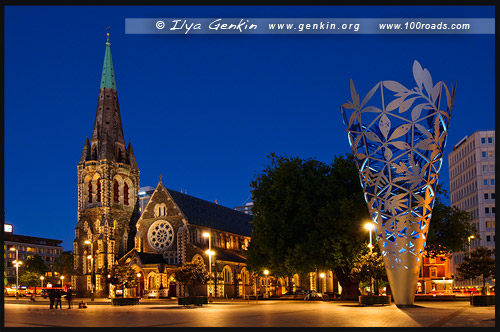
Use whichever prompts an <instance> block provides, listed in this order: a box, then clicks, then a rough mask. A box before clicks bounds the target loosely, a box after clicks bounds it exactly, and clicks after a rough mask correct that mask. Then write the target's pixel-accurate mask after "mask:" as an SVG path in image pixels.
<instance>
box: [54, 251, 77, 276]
mask: <svg viewBox="0 0 500 332" xmlns="http://www.w3.org/2000/svg"><path fill="white" fill-rule="evenodd" d="M54 268H55V270H56V271H58V272H59V273H60V274H61V275H63V276H70V275H71V274H72V272H73V253H72V252H71V251H63V252H62V253H61V255H60V256H59V258H58V259H57V261H55V262H54Z"/></svg>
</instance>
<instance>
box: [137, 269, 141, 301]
mask: <svg viewBox="0 0 500 332" xmlns="http://www.w3.org/2000/svg"><path fill="white" fill-rule="evenodd" d="M137 279H138V280H137V295H138V296H139V297H141V273H140V272H139V273H137Z"/></svg>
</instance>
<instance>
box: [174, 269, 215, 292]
mask: <svg viewBox="0 0 500 332" xmlns="http://www.w3.org/2000/svg"><path fill="white" fill-rule="evenodd" d="M174 277H175V279H176V280H177V281H180V282H182V283H183V284H185V285H192V286H193V295H195V288H194V286H195V285H199V284H206V283H207V281H208V280H209V278H210V276H209V274H208V271H207V269H206V268H205V265H204V264H203V263H201V262H185V263H183V264H182V266H181V267H179V268H178V269H177V270H176V271H175V272H174Z"/></svg>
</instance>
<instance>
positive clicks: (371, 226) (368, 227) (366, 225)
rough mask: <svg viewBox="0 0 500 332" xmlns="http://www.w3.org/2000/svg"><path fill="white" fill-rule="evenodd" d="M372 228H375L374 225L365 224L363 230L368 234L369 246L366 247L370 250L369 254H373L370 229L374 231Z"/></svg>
mask: <svg viewBox="0 0 500 332" xmlns="http://www.w3.org/2000/svg"><path fill="white" fill-rule="evenodd" d="M374 228H375V225H373V224H372V223H367V224H365V229H367V230H368V232H369V233H370V244H369V245H368V248H370V253H372V252H373V244H372V229H374Z"/></svg>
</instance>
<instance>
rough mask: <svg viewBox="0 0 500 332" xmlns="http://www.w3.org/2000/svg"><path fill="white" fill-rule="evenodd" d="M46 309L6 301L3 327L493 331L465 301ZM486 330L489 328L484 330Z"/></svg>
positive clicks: (485, 315)
mask: <svg viewBox="0 0 500 332" xmlns="http://www.w3.org/2000/svg"><path fill="white" fill-rule="evenodd" d="M79 300H80V299H76V301H74V304H75V305H74V306H73V308H72V309H67V303H65V302H63V309H49V304H48V300H42V299H40V300H37V301H36V302H35V303H33V302H30V301H29V300H27V299H18V300H16V299H6V300H5V304H4V321H5V323H4V324H5V325H4V326H5V327H365V328H371V327H376V328H377V327H425V328H442V327H466V328H475V327H490V328H493V327H495V307H494V306H485V307H475V306H471V305H470V304H469V302H467V301H429V302H424V301H421V302H420V301H418V302H415V305H416V306H415V307H412V308H405V309H400V308H398V307H396V305H394V304H391V305H385V306H380V305H374V306H359V305H358V304H357V303H356V302H348V301H329V302H323V301H292V300H290V301H286V300H259V301H255V300H250V301H244V300H215V301H214V302H213V303H211V304H208V305H203V306H201V307H200V306H179V305H177V301H176V300H141V304H140V305H135V306H112V305H111V303H110V300H107V299H97V300H96V301H94V302H91V301H89V300H88V299H87V304H88V308H87V309H78V302H79ZM488 330H489V329H488Z"/></svg>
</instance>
